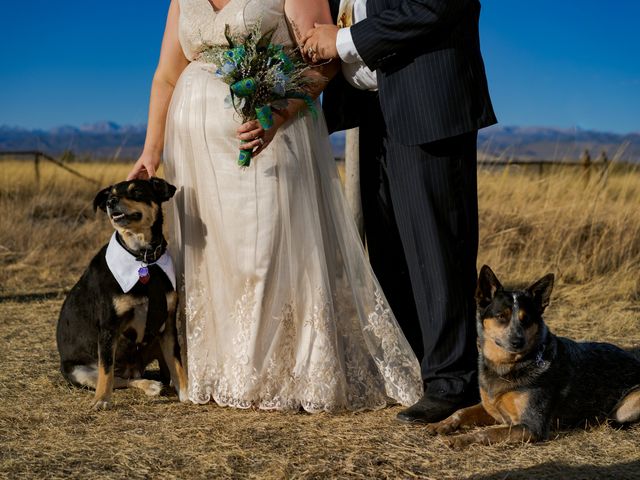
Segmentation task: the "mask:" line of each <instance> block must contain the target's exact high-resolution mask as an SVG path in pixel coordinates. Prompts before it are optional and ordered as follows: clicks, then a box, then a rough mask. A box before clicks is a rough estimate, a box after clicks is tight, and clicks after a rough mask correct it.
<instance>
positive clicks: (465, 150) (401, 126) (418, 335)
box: [303, 0, 496, 423]
mask: <svg viewBox="0 0 640 480" xmlns="http://www.w3.org/2000/svg"><path fill="white" fill-rule="evenodd" d="M331 9H332V13H333V15H334V18H335V19H336V21H337V23H338V25H339V27H338V26H336V25H316V28H314V29H313V30H310V31H309V32H308V33H307V34H306V35H305V37H304V39H303V43H304V46H303V50H304V51H305V52H306V54H307V55H308V56H309V57H310V58H311V59H312V60H314V61H321V60H325V59H330V58H340V59H341V60H342V75H341V74H339V75H338V76H337V77H336V78H334V79H333V80H332V81H331V83H330V84H329V86H328V88H327V89H326V90H325V92H324V101H323V107H324V110H325V114H326V118H327V123H328V126H329V129H330V131H336V130H344V129H346V128H351V127H355V126H359V127H360V170H361V179H360V180H361V191H362V205H363V214H364V223H365V232H366V241H367V247H368V251H369V256H370V260H371V263H372V265H373V268H374V270H375V273H376V275H377V276H378V279H379V280H380V283H381V285H382V288H383V290H384V292H385V294H386V295H387V298H388V299H389V302H390V304H391V307H392V309H393V310H394V312H395V314H396V317H397V318H398V321H399V323H400V325H401V327H402V329H403V331H404V332H405V335H406V336H407V339H408V340H409V342H410V343H411V345H412V347H413V349H414V351H415V352H416V355H417V356H418V358H421V365H422V376H423V379H424V381H425V386H426V390H425V395H424V397H423V398H422V399H421V400H420V401H419V402H418V403H417V404H416V405H414V406H412V407H410V408H408V409H406V410H404V411H402V412H400V413H399V414H398V419H399V420H401V421H405V422H419V423H430V422H435V421H439V420H441V419H443V418H445V417H447V416H448V415H450V414H451V413H452V412H453V411H455V410H456V409H458V408H459V407H462V406H466V405H469V404H471V403H476V402H477V400H478V385H477V350H476V330H475V303H474V289H475V284H476V276H477V273H476V256H477V250H478V199H477V179H476V148H477V131H478V129H480V128H482V127H486V126H488V125H491V124H494V123H495V122H496V118H495V115H494V113H493V109H492V106H491V100H490V98H489V92H488V88H487V80H486V77H485V70H484V64H483V61H482V56H481V54H480V42H479V35H478V21H479V16H480V3H479V2H478V0H342V1H340V0H332V1H331ZM340 27H342V28H340Z"/></svg>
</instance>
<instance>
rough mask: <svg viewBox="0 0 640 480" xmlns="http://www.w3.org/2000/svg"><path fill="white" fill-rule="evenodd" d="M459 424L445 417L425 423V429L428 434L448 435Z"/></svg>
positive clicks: (456, 428)
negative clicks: (435, 421) (434, 421)
mask: <svg viewBox="0 0 640 480" xmlns="http://www.w3.org/2000/svg"><path fill="white" fill-rule="evenodd" d="M459 426H460V424H459V422H458V421H456V420H454V419H451V418H447V419H445V420H442V421H441V422H437V423H428V424H427V425H425V430H426V431H427V433H428V434H429V435H449V434H450V433H452V432H455V431H456V430H458V427H459Z"/></svg>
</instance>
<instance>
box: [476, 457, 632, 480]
mask: <svg viewBox="0 0 640 480" xmlns="http://www.w3.org/2000/svg"><path fill="white" fill-rule="evenodd" d="M638 478H640V460H636V461H633V462H627V463H617V464H615V465H607V466H597V465H580V466H575V465H567V464H565V463H559V462H548V463H543V464H540V465H536V466H535V467H529V468H523V469H520V470H509V469H505V470H502V471H500V472H497V473H492V474H490V475H473V476H471V477H469V480H498V479H499V480H516V479H522V480H525V479H526V480H531V479H541V480H542V479H544V480H555V479H557V480H591V479H593V480H596V479H597V480H604V479H612V480H613V479H615V480H637V479H638Z"/></svg>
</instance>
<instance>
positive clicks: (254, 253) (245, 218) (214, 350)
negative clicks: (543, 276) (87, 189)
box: [129, 0, 423, 412]
mask: <svg viewBox="0 0 640 480" xmlns="http://www.w3.org/2000/svg"><path fill="white" fill-rule="evenodd" d="M285 12H286V13H285ZM287 18H289V19H290V20H291V21H292V23H293V24H294V25H297V26H298V27H299V29H300V30H301V31H306V30H307V28H310V27H311V26H313V23H314V22H319V23H330V22H331V18H330V15H329V7H328V4H326V2H325V1H318V0H229V1H225V0H212V1H211V2H210V1H209V0H180V1H177V0H173V1H172V2H171V7H170V9H169V15H168V21H167V26H166V31H165V37H164V40H163V46H162V53H161V58H160V62H159V65H158V70H157V72H156V75H155V76H154V83H153V87H152V92H151V102H150V111H149V127H148V131H147V140H146V143H145V149H144V153H143V154H142V156H141V158H140V159H139V160H138V162H137V163H136V165H135V166H134V168H133V170H132V172H131V173H130V175H129V178H134V177H137V178H147V176H151V175H154V174H155V170H156V168H157V167H158V166H159V163H160V156H161V152H162V151H163V153H162V157H163V159H164V168H165V177H166V179H167V180H168V181H169V182H171V183H173V184H174V185H175V186H176V187H177V188H178V192H177V194H176V196H175V200H174V201H173V203H172V204H171V207H170V208H171V211H170V212H169V215H168V217H169V222H170V233H169V239H170V240H169V244H170V249H171V252H172V255H173V258H174V259H175V261H176V267H177V269H178V271H179V272H182V275H181V282H180V283H181V304H182V307H183V317H184V318H183V320H184V321H185V322H186V351H187V370H188V377H189V391H188V394H189V399H190V400H191V401H193V402H195V403H206V402H209V401H211V400H213V401H215V402H216V403H218V404H219V405H228V406H233V407H240V408H250V407H253V408H261V409H278V410H297V409H300V408H303V409H304V410H306V411H309V412H318V411H340V410H362V409H376V408H381V407H384V406H385V405H387V404H389V403H394V402H398V403H401V404H403V405H412V404H414V403H415V402H416V401H417V400H419V399H420V397H421V395H422V389H423V387H422V379H421V375H420V367H419V365H418V361H417V359H416V357H415V355H414V354H413V352H412V350H411V347H410V346H409V344H408V342H407V341H406V339H405V337H404V336H403V334H402V331H401V330H400V328H399V326H398V324H397V322H396V320H395V318H394V316H393V313H392V312H391V310H390V309H389V305H388V303H387V301H386V299H385V297H384V294H383V293H382V291H381V290H380V286H379V285H378V282H377V280H376V278H375V277H374V274H373V271H372V269H371V267H370V265H369V263H368V260H367V258H366V256H365V252H364V250H363V247H362V245H361V241H360V238H359V236H358V234H357V231H356V228H355V225H354V223H353V221H352V219H351V217H350V212H349V211H348V208H347V206H346V203H345V200H344V198H343V194H342V191H341V184H340V180H339V177H338V175H337V170H336V165H335V162H334V160H333V157H332V151H331V146H330V144H329V138H328V134H327V131H326V126H325V123H324V118H323V117H322V113H321V109H320V107H319V105H318V115H317V118H314V117H313V116H312V115H310V114H307V115H301V114H298V113H297V112H296V109H298V108H300V105H299V103H301V102H290V106H289V108H288V111H287V112H281V113H283V115H281V116H279V117H278V118H277V120H276V126H278V125H279V128H272V129H270V130H269V131H268V132H266V133H264V137H261V138H262V140H260V139H257V140H255V141H254V143H253V144H254V145H258V144H259V143H260V144H262V143H263V142H265V141H266V143H265V144H264V145H263V146H262V147H260V153H259V154H258V155H257V156H254V158H253V160H252V163H251V166H250V167H249V168H247V169H242V168H240V167H238V165H237V163H236V160H237V157H238V150H239V140H238V138H237V135H238V128H239V127H240V123H241V122H240V121H239V119H238V115H237V114H236V113H235V111H234V110H233V109H225V106H224V105H225V102H224V99H225V97H227V95H228V94H229V86H228V85H227V84H225V83H223V82H222V81H221V80H219V79H218V78H216V77H215V76H214V75H213V74H212V73H211V66H208V65H206V64H204V63H202V62H200V61H198V54H199V52H201V51H202V49H203V46H205V45H214V44H219V45H226V44H227V43H226V40H225V36H224V30H225V25H226V24H228V25H229V26H230V27H231V30H232V32H233V33H236V34H243V33H246V32H247V31H248V29H249V28H251V26H253V25H255V24H256V22H259V21H261V22H262V23H261V25H262V30H263V31H268V30H271V29H274V30H275V33H274V36H273V39H272V42H273V43H277V44H281V45H284V46H285V47H293V46H294V45H295V40H294V39H292V36H291V34H290V28H289V27H288V22H287ZM165 120H166V123H165ZM165 125H166V128H165ZM274 134H275V135H274Z"/></svg>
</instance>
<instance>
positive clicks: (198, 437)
mask: <svg viewBox="0 0 640 480" xmlns="http://www.w3.org/2000/svg"><path fill="white" fill-rule="evenodd" d="M3 167H7V168H3V169H0V172H1V173H0V219H1V221H2V228H0V338H1V339H2V342H3V346H2V348H1V349H0V358H1V359H2V362H0V363H1V365H2V368H0V478H11V479H14V478H134V479H135V478H168V479H170V478H337V477H341V478H344V477H348V478H367V479H368V478H425V479H431V478H433V479H454V478H473V479H492V478H496V479H504V478H513V479H530V478H536V479H551V478H562V479H586V478H616V479H632V478H633V479H635V478H637V477H638V472H639V471H640V461H639V460H638V458H639V453H640V451H639V449H638V438H639V437H638V435H639V434H640V430H639V428H640V427H638V426H634V427H632V428H630V429H626V430H615V429H613V428H611V427H609V426H607V425H600V426H595V427H591V428H589V429H587V430H586V431H584V430H580V429H578V430H572V431H563V432H558V434H557V436H558V438H557V439H556V440H554V441H552V442H548V443H545V444H542V445H520V446H509V447H506V446H504V445H497V446H491V447H472V448H470V449H469V450H467V451H464V452H455V451H452V450H449V449H448V448H446V447H445V446H444V444H443V443H442V442H441V441H440V440H438V439H437V438H435V439H434V438H431V437H427V436H425V435H424V432H423V430H422V429H421V428H419V427H409V426H403V425H397V424H394V422H393V417H394V415H395V414H396V413H397V412H398V410H399V408H398V407H395V408H389V409H385V410H382V411H378V412H369V413H360V414H345V415H325V414H319V415H305V414H299V415H293V414H283V413H277V412H271V413H268V412H254V411H238V410H233V409H227V408H219V407H216V406H214V405H206V406H200V405H183V404H179V403H177V401H176V399H175V397H174V396H168V397H167V396H161V397H159V398H155V399H151V398H147V397H144V395H143V394H141V393H140V392H137V391H117V392H116V393H115V404H116V405H115V410H113V411H108V412H94V411H92V410H91V409H90V400H91V393H90V392H88V391H86V390H80V389H76V388H70V387H69V386H67V385H66V384H65V383H64V381H63V379H62V377H61V375H60V374H59V372H58V356H57V352H56V347H55V324H56V320H57V315H58V312H59V308H60V305H61V302H62V296H58V297H56V298H54V299H50V300H46V301H31V302H28V303H20V302H18V301H16V297H15V296H17V298H18V299H19V298H20V295H21V294H31V293H33V292H42V291H49V290H56V291H60V290H64V289H68V288H69V287H70V286H71V285H72V284H73V283H74V282H75V281H76V280H77V278H78V277H79V275H80V274H81V272H82V270H83V269H84V268H85V266H86V264H87V262H88V261H89V259H90V258H91V257H92V256H93V255H94V254H95V252H96V250H97V249H98V248H99V246H100V245H102V244H103V243H105V242H106V241H107V239H108V236H109V234H110V231H111V229H110V227H109V225H108V222H107V220H106V219H105V218H104V216H103V215H101V214H99V215H98V216H97V217H96V216H95V215H94V214H93V212H92V210H91V201H92V199H93V196H94V195H95V193H96V190H97V188H96V187H95V186H92V185H90V184H85V183H84V182H83V181H81V180H76V179H74V178H73V177H70V176H68V174H66V173H63V172H59V171H57V170H55V169H53V168H51V170H47V169H43V172H42V177H43V178H42V183H41V186H40V188H39V189H37V188H36V186H35V185H34V182H33V173H32V170H31V167H30V166H28V165H25V164H18V163H16V164H10V165H8V164H3ZM9 167H10V168H9ZM77 168H79V169H82V172H83V173H85V174H87V175H89V176H92V177H94V178H97V179H99V180H100V183H101V184H102V185H103V186H106V185H108V184H110V183H112V182H114V181H117V180H120V179H122V178H124V176H125V174H126V172H127V171H128V168H129V166H128V165H115V166H113V165H86V166H83V165H78V166H77ZM479 191H480V221H481V237H480V254H479V263H480V264H482V263H487V264H489V265H491V266H492V267H493V268H494V269H495V271H496V272H497V273H498V275H499V276H500V277H501V278H502V279H503V280H505V282H506V283H509V284H513V283H516V284H520V283H527V282H532V281H534V280H535V279H537V278H538V277H540V276H541V275H543V274H544V273H547V272H548V271H552V272H554V273H556V274H557V277H558V281H557V286H556V291H555V293H554V296H553V298H552V305H551V306H550V308H549V310H548V314H547V319H548V321H549V323H550V325H551V327H552V329H553V330H554V331H556V332H557V333H560V334H565V335H569V336H572V337H576V338H579V339H595V340H606V341H613V342H616V343H620V344H622V345H625V346H638V345H640V337H639V332H640V329H639V328H638V327H639V326H640V322H639V319H638V317H639V315H638V311H639V309H638V298H639V294H638V291H639V288H638V283H637V281H638V280H637V279H638V275H637V267H638V262H639V260H640V243H639V242H640V235H638V233H639V232H638V229H639V228H640V212H639V211H638V210H639V209H638V208H637V206H638V205H639V204H640V174H638V173H636V172H633V171H627V172H611V174H610V175H609V176H608V178H607V179H606V182H605V181H603V179H599V178H598V176H597V175H594V176H593V177H592V178H591V179H589V180H588V181H587V179H586V178H583V175H582V173H581V172H577V171H574V170H568V169H563V170H559V171H557V172H554V173H553V174H549V175H544V176H538V175H537V174H535V173H530V172H527V171H517V170H514V169H508V170H496V171H481V172H480V176H479ZM7 296H14V298H13V299H10V300H7ZM2 297H4V301H3V298H2Z"/></svg>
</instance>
